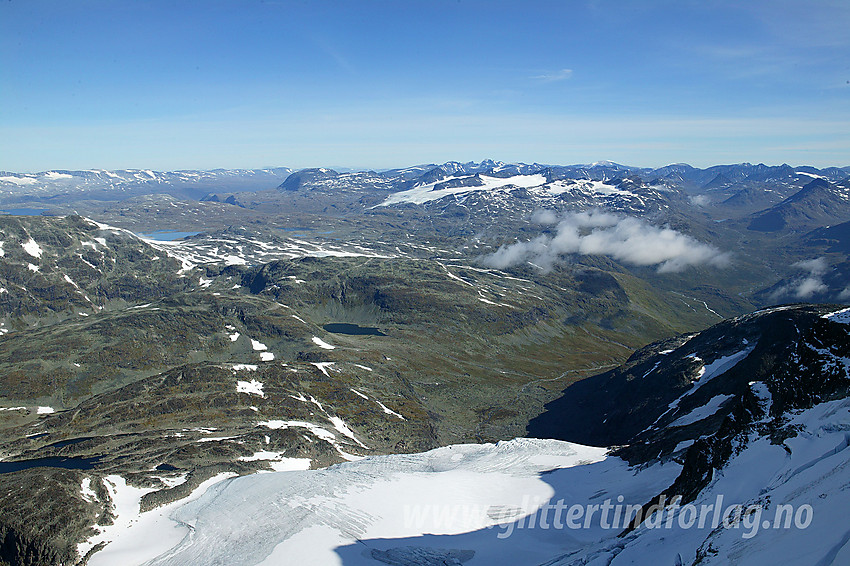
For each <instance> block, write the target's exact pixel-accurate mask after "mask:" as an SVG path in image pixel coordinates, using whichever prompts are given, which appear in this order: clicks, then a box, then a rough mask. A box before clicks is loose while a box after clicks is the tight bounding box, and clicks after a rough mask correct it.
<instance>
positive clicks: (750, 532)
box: [81, 383, 850, 566]
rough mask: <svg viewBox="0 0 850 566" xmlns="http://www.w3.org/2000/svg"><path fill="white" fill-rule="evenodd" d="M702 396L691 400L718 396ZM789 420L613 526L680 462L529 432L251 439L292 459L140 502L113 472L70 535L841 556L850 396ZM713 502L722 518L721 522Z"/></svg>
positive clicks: (407, 550) (362, 560) (160, 562)
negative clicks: (283, 449) (104, 512)
mask: <svg viewBox="0 0 850 566" xmlns="http://www.w3.org/2000/svg"><path fill="white" fill-rule="evenodd" d="M757 385H758V384H757V383H753V384H751V386H753V387H756V386H757ZM305 400H306V398H305ZM713 401H714V402H712V403H709V404H708V405H709V406H706V407H705V408H703V409H702V411H703V412H706V413H707V412H709V411H711V410H713V408H714V407H715V406H717V405H719V404H720V403H722V399H716V400H713ZM764 402H769V399H764ZM695 417H696V415H694V417H692V418H695ZM260 424H261V425H265V426H268V427H270V428H281V427H288V426H305V427H308V428H311V429H314V428H315V429H318V428H319V427H317V426H316V425H313V424H311V423H301V422H283V421H280V422H271V421H270V422H267V423H260ZM789 424H791V425H793V426H795V427H797V428H798V430H799V434H798V435H797V436H795V437H791V438H788V439H786V440H785V441H784V443H783V444H775V443H772V442H771V440H770V439H769V438H766V437H759V436H757V435H753V436H751V437H750V438H749V439H746V440H744V439H742V441H741V442H742V443H741V447H740V451H738V452H737V453H736V454H735V455H733V457H732V458H731V459H730V461H729V462H728V464H727V465H726V466H725V467H724V468H723V469H722V470H721V471H719V472H718V473H716V474H715V476H714V478H713V479H712V480H711V482H710V483H709V485H708V487H706V488H705V489H704V490H703V491H702V492H701V493H700V494H699V495H698V497H697V499H696V501H694V502H693V505H690V506H683V507H679V506H671V507H667V508H666V509H665V510H664V512H663V514H657V513H656V514H655V515H650V517H651V519H647V521H646V522H644V523H643V524H642V525H641V526H640V527H639V528H637V529H636V530H634V531H632V532H630V533H628V534H626V535H624V536H619V535H620V534H621V533H622V532H623V529H622V526H621V525H622V524H624V523H623V522H622V520H621V519H617V517H618V514H619V511H616V510H615V511H614V512H613V514H612V515H608V514H607V513H606V514H605V515H604V517H605V518H603V515H602V509H604V507H605V505H606V504H613V505H614V506H616V505H618V504H622V505H640V504H643V503H645V502H647V501H649V500H650V499H652V498H653V497H654V496H656V495H657V494H659V493H661V492H662V491H664V490H665V489H666V488H667V487H668V486H670V485H671V484H672V483H673V481H674V479H675V478H676V477H677V476H678V474H679V473H680V472H681V469H682V468H681V465H680V464H678V463H675V462H668V463H655V464H653V465H650V466H646V467H642V468H633V467H630V466H629V465H628V463H626V462H625V461H623V460H621V459H620V458H617V457H614V456H610V455H609V454H608V451H607V450H606V449H604V448H593V447H588V446H581V445H577V444H573V443H569V442H561V441H556V440H537V439H527V438H525V439H516V440H512V441H509V442H499V443H497V444H482V445H474V444H465V445H454V446H447V447H444V448H439V449H436V450H431V451H429V452H425V453H421V454H400V455H390V456H375V457H369V458H365V459H361V460H359V461H354V462H347V463H344V464H339V465H336V466H331V467H329V468H325V469H320V470H308V469H306V468H307V467H308V466H309V461H308V460H297V459H288V458H285V457H283V455H282V453H278V452H265V451H264V452H258V453H256V454H254V455H252V456H247V457H245V458H244V459H245V460H267V461H268V462H269V465H270V466H271V467H272V468H273V469H279V470H289V471H282V472H268V473H262V474H254V475H250V476H243V477H238V478H231V479H225V480H223V481H218V482H217V483H211V482H206V483H205V484H204V485H203V486H201V488H199V489H198V490H196V491H195V492H194V494H193V496H192V497H191V498H190V499H189V500H184V501H181V502H177V503H172V504H170V505H168V506H165V507H161V508H159V509H155V510H152V511H149V512H147V513H143V514H139V513H138V501H139V499H140V497H141V495H142V494H143V493H144V492H145V491H146V490H143V489H137V488H131V487H129V486H127V485H126V483H125V482H124V481H123V480H122V479H121V478H118V477H113V476H110V477H108V478H106V479H107V481H108V482H109V487H108V489H109V491H110V494H112V495H113V496H114V499H115V502H116V508H117V512H118V520H117V522H116V527H107V528H104V529H103V530H104V532H103V533H101V534H99V535H97V536H96V537H93V539H92V540H90V541H89V542H88V543H87V544H86V545H83V546H82V547H81V549H85V548H90V546H91V545H92V544H93V543H95V542H96V541H100V540H110V541H112V542H110V544H109V545H107V547H106V549H105V550H103V551H101V552H99V553H97V554H95V555H94V558H93V560H92V561H91V562H90V563H91V564H93V565H98V564H116V563H120V564H123V565H127V566H130V565H138V564H145V565H146V566H166V565H167V566H178V565H179V566H187V565H207V564H228V565H232V566H239V565H246V566H247V565H264V566H272V565H280V564H311V565H344V566H380V565H381V564H395V565H410V566H418V565H426V566H430V565H434V566H436V565H440V564H465V565H467V566H479V565H480V566H485V565H486V566H491V565H502V564H505V565H517V564H529V565H544V564H545V565H548V566H568V565H573V564H597V563H598V564H612V565H615V566H616V565H619V564H691V563H693V562H694V561H696V560H698V559H701V560H702V562H700V564H718V565H720V564H730V563H739V564H740V563H746V564H756V565H762V564H764V565H768V564H771V565H772V564H823V565H827V564H847V563H850V546H848V545H847V543H848V541H850V530H848V527H847V521H846V509H847V507H848V505H850V489H848V487H850V483H848V479H847V478H848V477H850V475H848V471H850V458H848V456H850V450H847V448H848V447H849V446H850V433H848V430H850V399H840V400H836V401H831V402H826V403H822V404H820V405H816V406H815V407H813V408H811V409H808V410H805V411H798V412H796V413H794V414H793V415H790V423H789ZM321 432H322V433H323V434H324V435H326V436H327V439H328V440H329V441H334V440H335V435H334V434H333V433H332V432H330V431H328V430H325V429H321ZM337 432H339V431H337ZM87 487H88V486H87ZM83 491H84V492H85V493H86V494H87V496H89V497H91V493H92V491H91V490H90V489H85V488H84V489H83ZM668 502H669V501H668ZM558 505H561V506H562V511H563V512H556V509H558ZM784 506H788V508H787V509H786V511H783V508H784ZM578 507H580V508H581V509H584V510H585V515H584V518H583V519H582V517H581V516H579V518H578V520H577V521H576V520H575V516H572V515H571V513H572V509H573V508H578ZM688 507H690V508H691V510H699V513H702V515H703V516H704V517H705V519H699V520H700V521H704V524H703V526H702V527H699V526H698V523H697V522H696V521H697V518H698V515H696V514H695V513H696V511H692V512H689V511H687V509H688ZM567 508H569V511H565V510H566V509H567ZM736 508H737V509H738V511H737V512H735V511H734V510H735V509H736ZM747 508H749V509H750V510H749V511H748V512H746V513H745V512H743V510H744V509H747ZM615 509H616V507H615ZM715 509H716V510H715ZM721 510H722V511H723V513H721V512H720V511H721ZM730 510H731V514H730ZM735 513H738V515H737V516H738V519H737V520H735V516H736V515H735ZM571 516H572V518H570V517H571ZM723 516H727V517H732V519H731V520H728V524H727V526H726V527H724V526H723V523H722V517H723ZM712 517H715V518H714V519H712ZM718 517H719V518H721V522H720V523H719V526H717V525H713V524H712V520H718V519H717V518H718ZM617 520H620V521H621V522H620V523H619V524H618V523H616V522H615V521H617ZM571 521H572V522H571ZM606 521H607V522H608V523H607V524H606ZM118 526H120V528H118Z"/></svg>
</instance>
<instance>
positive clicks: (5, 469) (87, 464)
mask: <svg viewBox="0 0 850 566" xmlns="http://www.w3.org/2000/svg"><path fill="white" fill-rule="evenodd" d="M100 458H101V457H100V456H95V457H93V458H62V457H60V456H51V457H49V458H33V459H32V460H21V461H20V462H0V474H8V473H10V472H18V471H20V470H28V469H30V468H64V469H66V470H91V469H92V468H94V467H95V465H97V463H98V462H99V461H100Z"/></svg>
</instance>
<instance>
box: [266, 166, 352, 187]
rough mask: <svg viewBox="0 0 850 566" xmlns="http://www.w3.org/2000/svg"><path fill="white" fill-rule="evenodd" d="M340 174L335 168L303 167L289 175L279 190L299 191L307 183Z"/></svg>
mask: <svg viewBox="0 0 850 566" xmlns="http://www.w3.org/2000/svg"><path fill="white" fill-rule="evenodd" d="M338 176H339V173H337V172H336V171H334V170H333V169H302V170H301V171H297V172H295V173H293V174H292V175H290V176H289V177H287V178H286V180H285V181H284V182H283V183H281V185H280V186H279V187H278V190H282V191H297V190H299V189H300V188H301V187H302V186H303V185H304V184H306V183H310V182H313V181H318V180H322V179H332V178H334V177H338Z"/></svg>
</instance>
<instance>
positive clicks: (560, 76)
mask: <svg viewBox="0 0 850 566" xmlns="http://www.w3.org/2000/svg"><path fill="white" fill-rule="evenodd" d="M572 76H573V70H572V69H561V70H560V71H554V72H551V73H543V74H541V75H535V76H533V77H531V78H532V79H534V80H536V81H540V82H541V83H556V82H559V81H565V80H567V79H569V78H571V77H572Z"/></svg>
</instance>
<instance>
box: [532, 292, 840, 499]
mask: <svg viewBox="0 0 850 566" xmlns="http://www.w3.org/2000/svg"><path fill="white" fill-rule="evenodd" d="M840 308H841V307H839V306H835V305H833V306H830V305H818V306H814V305H801V306H789V307H777V308H774V309H768V310H765V311H761V312H756V313H754V314H751V315H746V316H743V317H739V318H736V319H731V320H727V321H724V322H721V323H720V324H717V325H715V326H713V327H711V328H709V329H707V330H705V331H703V332H700V333H698V334H695V335H684V336H679V337H677V338H673V339H670V340H666V341H663V342H658V343H655V344H651V345H649V346H647V347H645V348H643V349H641V350H638V351H637V352H635V354H634V355H632V357H631V358H629V360H628V361H627V362H626V364H624V365H622V366H620V367H618V368H616V369H614V370H612V371H609V372H606V373H603V374H600V375H597V376H594V377H591V378H588V379H585V380H583V381H580V382H578V383H576V384H574V385H572V386H570V387H569V388H567V389H566V390H565V391H564V395H563V396H562V397H561V398H559V399H557V400H556V401H553V402H552V403H549V404H548V405H547V407H546V408H547V410H546V412H544V413H543V414H542V415H540V416H539V417H537V418H535V419H533V420H532V421H531V422H530V424H529V427H528V434H529V435H530V436H533V437H539V438H558V439H562V440H569V441H573V442H579V443H583V444H592V445H600V446H622V448H620V449H618V450H617V452H616V453H617V454H618V455H619V456H621V457H623V458H625V459H627V460H628V461H630V462H631V463H633V464H642V463H647V462H650V461H654V460H656V459H658V458H665V457H672V456H674V455H676V454H679V456H680V457H681V458H682V459H683V469H682V472H681V474H680V476H679V477H678V478H677V479H676V481H675V482H674V484H673V485H671V486H670V488H668V489H667V490H666V491H665V493H664V494H659V495H666V496H667V497H668V498H669V497H672V496H673V495H682V496H683V497H684V500H685V501H686V502H687V501H690V500H692V499H693V498H694V497H696V495H697V494H698V493H699V492H700V490H701V489H703V488H704V487H705V486H706V485H707V484H708V482H709V481H710V480H711V478H712V477H713V473H714V470H717V469H720V468H722V467H723V465H724V464H725V463H726V461H727V460H728V459H729V457H730V456H731V455H732V454H733V452H734V451H735V450H736V447H737V445H738V443H739V442H741V441H742V439H745V438H746V436H747V435H749V434H752V433H758V434H762V435H768V436H770V437H771V438H776V439H779V440H778V441H781V439H782V438H787V437H789V436H795V434H796V432H795V431H794V430H792V429H789V428H787V427H785V425H784V423H785V420H786V419H785V416H786V415H787V414H788V413H789V412H791V411H794V410H798V409H806V408H810V407H812V406H813V405H815V404H817V403H821V402H824V401H829V400H832V399H835V398H842V397H845V396H847V394H848V391H850V375H848V368H847V366H846V363H845V362H844V361H842V360H843V359H846V358H844V356H846V353H847V352H848V351H850V325H848V324H843V323H839V322H835V321H833V320H830V319H828V318H825V317H824V315H826V314H828V313H831V312H835V311H837V310H839V309H840ZM763 396H766V397H764V398H763ZM765 398H767V399H769V402H767V403H766V402H765ZM718 401H719V402H718ZM713 402H714V403H715V405H716V407H717V409H716V412H713V413H711V412H706V413H707V414H705V415H704V417H703V418H691V417H689V415H692V414H693V413H692V412H693V411H698V410H699V409H700V408H703V407H705V406H712V403H713ZM682 443H685V444H686V445H687V444H689V446H688V447H687V448H686V449H684V453H681V454H680V453H679V452H677V448H676V447H677V446H679V445H681V444H682ZM656 502H657V500H653V501H651V502H649V503H647V505H649V504H653V503H656Z"/></svg>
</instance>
